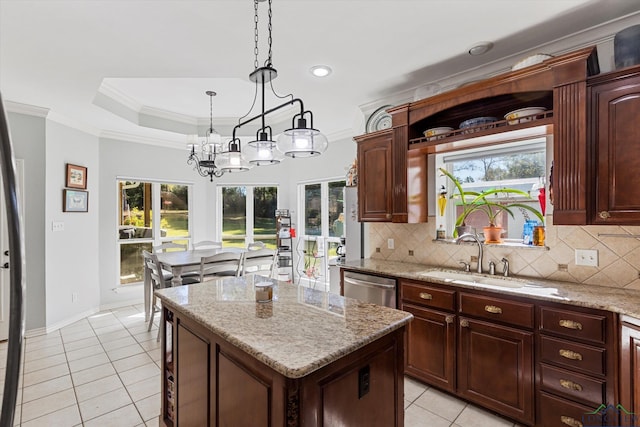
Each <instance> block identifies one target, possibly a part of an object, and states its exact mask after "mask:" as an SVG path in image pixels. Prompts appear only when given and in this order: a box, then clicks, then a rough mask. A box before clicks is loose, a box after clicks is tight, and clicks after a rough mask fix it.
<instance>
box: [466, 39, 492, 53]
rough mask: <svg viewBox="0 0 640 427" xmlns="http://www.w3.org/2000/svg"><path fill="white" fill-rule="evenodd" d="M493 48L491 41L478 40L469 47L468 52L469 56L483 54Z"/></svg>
mask: <svg viewBox="0 0 640 427" xmlns="http://www.w3.org/2000/svg"><path fill="white" fill-rule="evenodd" d="M492 48H493V43H491V42H480V43H478V44H476V45H474V46H472V47H470V48H469V50H468V52H469V55H471V56H478V55H484V54H485V53H487V52H489V51H490V50H491V49H492Z"/></svg>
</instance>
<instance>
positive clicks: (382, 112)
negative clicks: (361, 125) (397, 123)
mask: <svg viewBox="0 0 640 427" xmlns="http://www.w3.org/2000/svg"><path fill="white" fill-rule="evenodd" d="M390 107H391V105H383V106H382V107H380V108H378V109H377V110H376V111H374V112H373V114H371V115H370V116H369V119H368V120H367V133H369V132H375V131H377V130H382V129H389V128H390V127H391V114H389V113H387V108H390Z"/></svg>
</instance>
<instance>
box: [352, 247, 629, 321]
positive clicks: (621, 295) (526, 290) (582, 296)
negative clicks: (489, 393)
mask: <svg viewBox="0 0 640 427" xmlns="http://www.w3.org/2000/svg"><path fill="white" fill-rule="evenodd" d="M340 267H341V268H346V269H350V270H356V271H361V272H364V273H376V274H381V275H388V276H395V277H400V278H406V279H414V280H425V281H429V282H431V283H442V284H446V285H449V286H455V287H459V288H468V289H481V290H488V291H492V292H497V293H502V294H505V295H513V296H526V297H530V298H534V299H538V300H544V301H552V302H556V303H562V304H568V305H575V306H581V307H590V308H597V309H601V310H607V311H612V312H614V313H619V314H626V315H629V316H632V317H636V318H639V319H640V291H637V290H633V289H622V288H611V287H605V286H594V285H583V284H576V283H569V282H559V281H552V280H545V279H536V278H529V277H511V278H508V279H513V280H514V284H515V285H516V287H505V286H500V285H499V283H500V282H499V281H500V280H504V279H505V278H503V277H502V276H499V275H495V276H490V275H488V274H483V275H478V274H475V273H465V272H463V271H461V270H450V269H442V268H438V267H437V266H429V265H424V264H412V263H406V262H397V261H385V260H376V259H360V260H355V261H347V262H345V263H344V264H342V265H341V266H340ZM435 271H442V272H451V273H452V274H453V275H459V274H463V275H465V276H466V275H468V277H469V278H471V280H469V281H460V283H454V282H452V281H451V279H447V278H446V274H442V276H445V277H433V276H432V275H429V274H430V273H431V274H433V272H435ZM436 274H437V273H436ZM474 278H475V279H478V281H481V280H482V278H488V279H489V280H488V281H490V282H492V283H494V285H491V284H489V285H485V284H480V283H473V279H474ZM520 285H522V286H520Z"/></svg>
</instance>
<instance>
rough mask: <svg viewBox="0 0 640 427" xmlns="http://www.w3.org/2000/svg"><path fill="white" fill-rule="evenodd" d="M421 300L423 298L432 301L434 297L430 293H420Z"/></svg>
mask: <svg viewBox="0 0 640 427" xmlns="http://www.w3.org/2000/svg"><path fill="white" fill-rule="evenodd" d="M420 298H422V299H428V300H432V299H433V295H431V294H428V293H426V292H420Z"/></svg>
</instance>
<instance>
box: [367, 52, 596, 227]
mask: <svg viewBox="0 0 640 427" xmlns="http://www.w3.org/2000/svg"><path fill="white" fill-rule="evenodd" d="M598 73H599V68H598V61H597V54H596V50H595V48H594V47H589V48H585V49H581V50H578V51H575V52H572V53H568V54H565V55H562V56H558V57H554V58H550V59H547V60H545V61H543V62H541V63H538V64H535V65H531V66H529V67H526V68H522V69H518V70H515V71H511V72H508V73H505V74H501V75H498V76H495V77H492V78H489V79H486V80H482V81H479V82H476V83H473V84H469V85H466V86H462V87H459V88H457V89H454V90H451V91H449V92H445V93H441V94H438V95H435V96H432V97H430V98H426V99H423V100H420V101H416V102H412V103H408V104H404V105H400V106H397V107H394V108H390V109H389V110H388V112H389V113H390V114H391V116H392V123H393V138H394V141H393V144H394V145H395V144H399V145H405V146H406V147H407V150H408V155H407V157H406V158H407V159H413V160H414V163H416V164H422V165H426V160H424V159H426V156H427V155H429V154H433V153H445V152H449V151H454V150H460V149H464V148H473V147H480V146H489V145H496V144H503V143H505V142H507V141H513V140H514V138H530V137H531V136H536V135H540V134H552V135H553V141H554V144H553V147H554V149H553V162H554V163H553V164H554V170H553V171H554V175H553V182H552V183H551V185H552V186H553V188H554V193H553V194H554V200H553V202H554V224H586V223H587V200H586V198H587V195H586V193H585V186H584V185H581V183H585V182H586V180H587V175H588V170H587V166H588V163H587V156H586V151H587V131H586V129H587V126H586V125H587V102H586V92H587V84H586V82H587V79H588V77H589V76H591V75H595V74H598ZM531 108H537V109H534V110H529V111H525V112H524V114H525V117H524V118H523V117H512V116H508V118H507V117H506V116H507V115H508V114H509V113H511V112H514V111H519V110H522V109H531ZM533 128H535V130H533V131H530V129H533ZM541 129H542V130H541ZM429 130H430V132H428V133H427V135H425V131H429ZM512 131H515V132H512ZM530 132H533V134H531V133H530ZM398 138H404V139H403V140H401V141H398V140H397V139H398ZM421 157H422V158H423V159H422V160H420V159H421ZM394 166H400V167H402V168H403V171H394V172H393V173H394V174H396V175H397V174H398V173H399V172H402V173H405V174H409V175H411V173H412V172H415V171H412V170H411V168H409V167H408V162H405V164H403V165H396V164H394ZM362 173H363V172H362V171H359V174H362ZM365 173H366V172H365ZM414 174H415V173H414ZM394 176H395V175H394ZM421 176H423V177H424V180H426V179H427V176H428V177H430V178H431V179H433V177H435V176H436V173H435V171H434V170H429V171H428V173H424V174H422V175H421ZM396 184H397V182H396ZM423 184H424V188H428V186H427V185H426V183H424V182H423V181H422V180H420V185H423ZM411 185H412V180H411V179H409V180H407V181H405V188H404V189H403V190H398V189H397V188H394V190H393V191H394V193H402V192H403V191H404V194H406V196H407V203H408V206H409V209H408V210H409V211H411V203H412V202H416V201H417V203H420V204H421V206H419V207H417V208H415V209H416V210H419V209H426V204H427V197H426V194H420V193H417V192H416V190H414V189H412V188H411ZM421 191H424V190H421ZM363 197H367V195H361V196H359V198H360V200H363V199H362V198H363ZM408 218H409V217H408Z"/></svg>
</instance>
